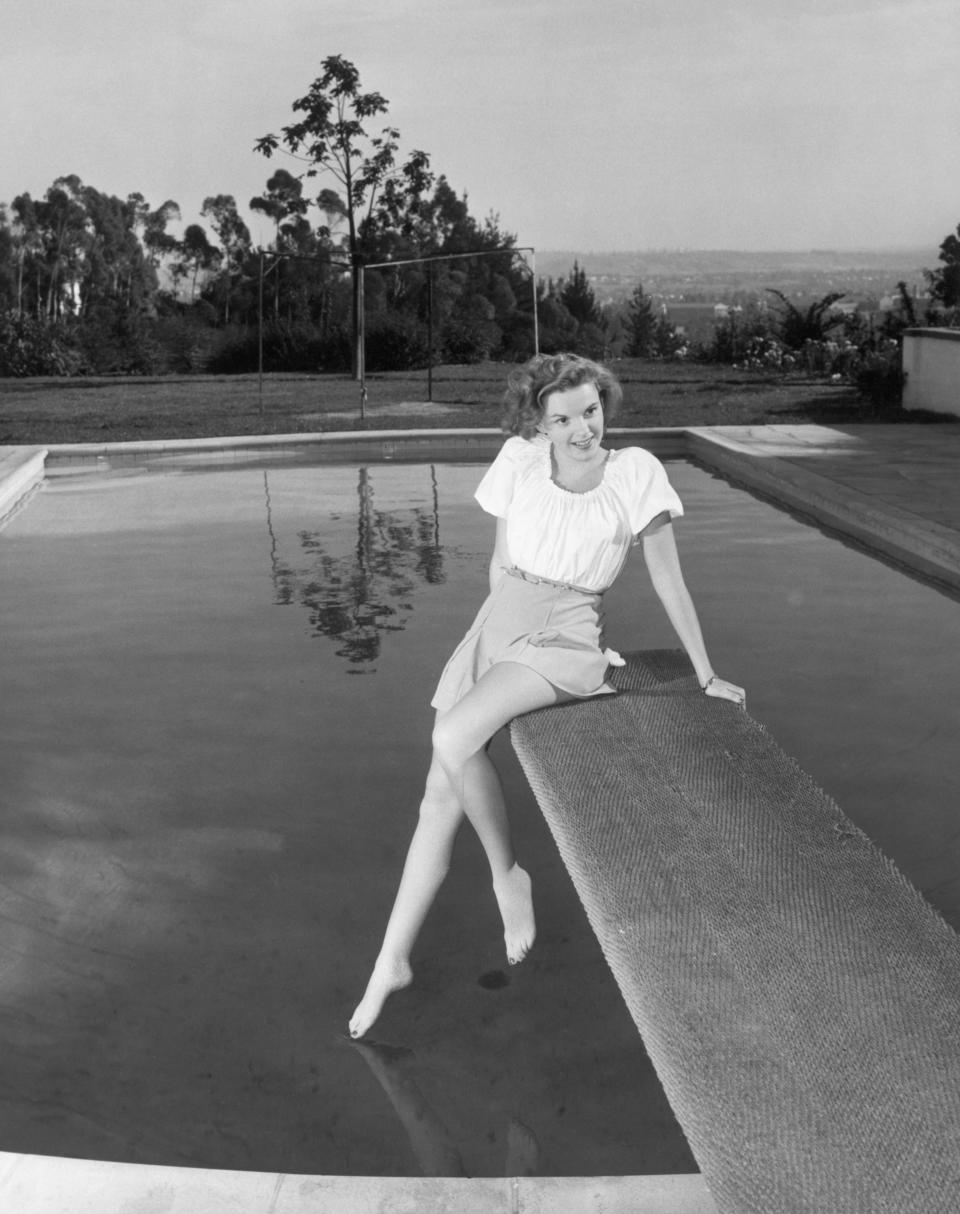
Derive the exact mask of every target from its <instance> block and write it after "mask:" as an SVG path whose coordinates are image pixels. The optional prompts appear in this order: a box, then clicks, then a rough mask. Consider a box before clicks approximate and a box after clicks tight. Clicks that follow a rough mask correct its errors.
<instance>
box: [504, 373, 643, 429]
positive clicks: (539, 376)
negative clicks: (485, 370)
mask: <svg viewBox="0 0 960 1214" xmlns="http://www.w3.org/2000/svg"><path fill="white" fill-rule="evenodd" d="M581 384H593V385H594V387H595V388H596V389H597V393H598V394H599V396H600V400H601V403H602V404H603V413H604V420H605V421H607V422H609V421H610V420H611V419H612V418H613V416H614V415H615V414H616V411H617V408H618V407H619V405H620V401H621V400H622V399H623V389H622V388H621V387H620V384H619V383H618V382H617V378H616V376H615V375H614V374H613V372H612V371H610V370H608V369H607V368H606V367H604V366H603V365H602V364H601V363H596V362H592V361H591V360H590V359H589V358H582V357H581V356H580V355H579V354H536V355H534V357H533V358H531V359H530V360H529V361H528V362H525V363H524V364H523V366H522V367H518V368H517V369H516V370H515V371H513V372H512V373H511V374H510V376H509V377H508V379H507V390H506V392H505V393H504V397H503V419H502V422H501V425H502V426H503V429H504V431H505V432H506V433H507V434H519V435H520V437H521V438H532V437H533V436H534V434H536V432H537V428H538V426H539V425H540V422H541V420H542V419H543V406H544V399H545V397H547V396H549V395H550V393H551V392H566V391H567V390H568V389H570V388H579V387H580V385H581Z"/></svg>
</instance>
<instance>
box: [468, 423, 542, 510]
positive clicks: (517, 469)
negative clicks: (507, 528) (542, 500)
mask: <svg viewBox="0 0 960 1214" xmlns="http://www.w3.org/2000/svg"><path fill="white" fill-rule="evenodd" d="M530 446H531V444H530V443H529V442H527V440H526V439H523V438H519V437H518V436H516V435H514V436H513V437H511V438H508V439H507V441H506V442H505V443H504V444H503V446H502V447H501V448H500V450H499V451H498V452H497V456H496V458H495V459H494V461H493V463H492V464H491V465H490V467H489V468H488V469H487V470H486V472H485V473H484V475H483V479H482V480H481V481H480V484H479V485H478V486H477V490H476V492H475V493H474V495H473V496H474V497H475V498H476V499H477V501H478V502H479V503H480V505H481V506H482V507H483V509H484V510H486V512H487V513H488V514H494V515H496V516H497V518H506V517H507V509H508V507H509V505H510V503H511V501H512V500H513V494H514V490H515V488H516V484H517V478H518V477H519V475H520V474H521V472H522V471H523V469H524V468H525V467H526V466H527V464H528V463H529V458H530V454H531V452H530Z"/></svg>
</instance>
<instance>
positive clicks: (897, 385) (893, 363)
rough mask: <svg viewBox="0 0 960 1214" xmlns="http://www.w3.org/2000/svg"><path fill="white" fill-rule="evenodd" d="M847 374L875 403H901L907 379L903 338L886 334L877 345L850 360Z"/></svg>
mask: <svg viewBox="0 0 960 1214" xmlns="http://www.w3.org/2000/svg"><path fill="white" fill-rule="evenodd" d="M846 378H847V379H848V380H849V381H850V382H851V383H852V384H853V385H854V386H855V387H856V388H857V391H858V392H860V393H861V395H863V396H865V397H867V398H868V399H869V400H870V401H871V402H872V403H873V404H875V405H878V406H884V405H887V406H889V405H899V404H900V401H901V397H902V394H903V384H904V380H905V376H904V374H903V359H902V351H901V346H900V342H898V341H895V340H893V339H892V338H884V339H882V340H881V341H880V343H879V344H878V346H877V348H876V349H865V350H863V351H862V352H860V353H859V354H858V357H857V358H856V359H855V360H851V362H850V366H849V368H848V369H847V372H846Z"/></svg>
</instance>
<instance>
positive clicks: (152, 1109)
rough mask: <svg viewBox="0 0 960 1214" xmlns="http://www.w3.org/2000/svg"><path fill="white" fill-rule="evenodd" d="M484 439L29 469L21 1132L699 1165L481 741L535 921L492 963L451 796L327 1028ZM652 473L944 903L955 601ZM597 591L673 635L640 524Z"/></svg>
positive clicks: (752, 653)
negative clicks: (450, 856) (438, 836)
mask: <svg viewBox="0 0 960 1214" xmlns="http://www.w3.org/2000/svg"><path fill="white" fill-rule="evenodd" d="M478 475H479V469H478V467H476V466H469V465H454V464H444V465H441V464H436V465H420V466H399V465H372V466H367V467H360V466H346V467H329V466H328V467H316V466H313V465H311V464H309V463H307V462H303V461H301V460H298V459H296V458H294V459H291V458H289V457H287V458H285V459H283V460H277V461H274V462H272V463H271V462H267V463H252V462H251V463H250V464H248V465H244V466H239V467H238V466H236V465H235V464H230V465H225V464H223V463H216V462H214V463H213V464H212V465H211V464H210V463H209V462H207V461H202V460H187V461H185V460H181V459H170V460H168V461H166V462H163V461H161V462H160V463H154V464H152V465H151V466H150V468H147V467H144V466H138V465H135V464H134V465H123V466H119V467H116V468H112V469H111V468H110V467H109V465H106V466H103V467H97V466H95V465H94V466H83V467H76V468H70V467H62V468H57V467H54V468H53V469H52V470H51V474H50V479H49V481H48V483H47V486H46V488H45V490H44V492H43V493H42V494H40V495H39V496H38V497H36V498H35V499H34V500H33V501H32V502H31V503H30V505H29V506H28V508H27V509H26V510H24V511H23V512H22V513H21V514H20V515H19V516H18V517H17V518H15V519H14V520H13V521H12V522H11V523H10V524H9V525H8V526H7V528H6V529H5V530H4V532H3V533H2V536H0V578H2V581H3V585H4V596H3V603H2V606H0V612H2V627H3V635H4V637H5V638H6V643H5V646H4V649H3V653H2V655H0V672H2V679H3V686H4V689H5V694H4V697H3V707H2V708H0V714H2V721H3V727H4V735H5V737H6V738H7V739H8V743H9V745H8V747H7V749H6V752H5V757H4V759H3V770H2V774H0V787H2V788H3V795H4V799H5V801H6V802H7V806H8V810H7V813H6V815H5V824H6V839H5V849H4V854H3V859H2V880H3V881H4V883H5V884H4V888H5V890H6V891H7V892H6V894H5V896H4V914H5V924H6V940H5V945H4V954H5V965H4V973H5V979H4V1002H3V1007H4V1021H5V1029H4V1032H5V1037H6V1045H7V1049H6V1061H5V1064H4V1070H5V1071H6V1082H5V1083H4V1088H5V1090H6V1093H7V1096H6V1098H5V1100H4V1102H3V1105H2V1113H0V1142H2V1143H3V1145H4V1147H5V1148H6V1149H8V1150H24V1151H35V1152H40V1153H43V1152H52V1151H56V1152H59V1153H63V1154H75V1155H86V1156H88V1157H91V1158H115V1159H116V1158H122V1159H128V1160H135V1161H151V1162H171V1163H193V1164H205V1165H207V1166H217V1167H235V1168H244V1167H256V1168H261V1169H265V1170H278V1171H280V1170H282V1171H292V1172H296V1171H307V1172H314V1173H317V1172H325V1173H331V1174H356V1175H363V1174H372V1175H374V1174H379V1175H416V1174H419V1173H421V1172H423V1171H425V1170H429V1169H431V1168H432V1169H434V1170H436V1171H441V1172H445V1173H448V1174H450V1173H453V1174H455V1173H456V1172H457V1170H458V1169H459V1170H460V1171H462V1172H467V1173H470V1174H473V1175H502V1174H504V1173H505V1171H506V1173H507V1174H522V1173H523V1171H524V1170H530V1171H538V1172H541V1173H543V1174H553V1175H574V1174H578V1173H580V1174H582V1173H585V1172H586V1173H592V1174H604V1173H606V1174H616V1173H628V1174H629V1173H642V1172H666V1171H674V1170H677V1171H690V1170H693V1164H692V1160H691V1159H690V1157H689V1154H688V1153H687V1151H686V1148H685V1145H684V1143H683V1140H682V1136H681V1135H680V1133H679V1130H678V1129H677V1128H676V1127H675V1125H674V1124H673V1121H672V1117H671V1115H670V1113H669V1110H668V1109H667V1108H666V1105H665V1102H664V1099H663V1097H662V1094H661V1093H660V1091H659V1085H658V1084H657V1083H656V1080H655V1077H654V1076H653V1074H652V1071H651V1070H650V1068H649V1065H648V1064H647V1063H646V1060H645V1058H644V1056H643V1051H642V1046H641V1045H640V1043H639V1041H638V1039H637V1036H636V1032H635V1030H634V1028H633V1025H632V1023H631V1022H630V1021H629V1018H628V1016H627V1014H626V1012H625V1010H624V1009H623V1007H622V1002H621V1000H620V997H619V994H618V992H617V991H616V988H615V987H614V986H613V983H612V980H611V979H610V978H609V975H608V974H607V971H606V967H605V964H604V962H603V960H602V957H601V956H600V954H599V949H598V948H597V947H596V945H595V943H594V942H593V939H592V936H591V935H590V933H589V929H587V928H586V925H585V922H584V920H583V916H582V913H581V912H580V910H579V906H578V905H577V903H576V899H575V895H574V894H573V893H572V890H571V889H570V886H569V882H568V880H567V878H566V874H565V872H564V871H563V869H562V866H561V865H560V863H559V860H558V859H557V857H556V855H555V852H554V848H553V845H552V843H551V841H550V840H549V837H548V836H547V833H546V830H545V828H544V826H543V824H542V822H541V820H540V817H539V813H538V812H537V810H536V806H535V805H534V803H533V802H532V799H531V798H530V796H529V794H528V793H527V791H526V789H525V786H524V784H523V781H522V777H520V775H519V773H518V772H517V770H516V767H515V765H514V764H513V762H512V758H511V755H510V752H509V748H508V747H507V746H506V745H504V744H503V741H502V739H499V740H498V742H497V743H496V745H497V748H498V754H499V756H500V758H501V760H502V761H503V762H504V764H505V765H506V767H507V784H508V790H509V793H510V796H511V800H512V802H513V805H514V818H515V821H516V824H517V827H518V835H519V846H520V849H521V854H522V856H523V857H524V859H525V860H526V861H527V862H528V864H529V865H530V866H531V867H532V870H533V874H534V879H535V883H536V888H537V895H538V910H539V919H540V937H539V940H538V945H537V949H536V952H535V954H534V955H533V956H532V957H531V958H530V960H529V962H527V963H525V965H524V966H522V967H520V968H519V969H518V970H515V971H514V970H511V971H509V975H508V974H507V973H506V967H505V966H504V965H503V960H502V957H501V955H500V948H499V946H498V927H497V919H496V911H495V907H494V906H493V905H492V902H491V899H490V898H488V897H486V896H485V891H486V888H487V883H486V879H485V877H484V872H483V863H482V857H481V856H480V854H479V849H478V848H477V847H476V845H475V844H474V841H473V840H472V839H471V838H470V837H469V835H468V834H466V833H465V834H464V836H463V838H462V840H461V844H460V848H459V852H460V854H459V856H458V860H457V866H456V868H455V870H454V873H453V876H452V879H451V881H450V882H449V883H448V888H447V889H446V890H445V891H444V894H443V897H442V901H441V903H440V905H439V906H438V907H437V908H436V910H435V913H434V914H433V915H432V916H431V918H430V920H429V921H428V925H427V928H426V930H425V933H424V936H423V938H422V941H421V944H420V947H419V949H418V954H417V963H416V971H417V981H416V983H415V986H414V987H413V988H411V990H410V991H408V992H405V993H404V994H402V995H400V996H398V997H395V998H394V999H393V1000H392V1001H391V1003H390V1004H389V1005H388V1009H387V1011H386V1013H385V1014H384V1017H383V1018H382V1020H381V1022H380V1023H378V1025H377V1029H376V1031H375V1036H376V1038H377V1039H378V1040H380V1041H383V1042H385V1043H387V1044H388V1045H389V1046H390V1047H392V1048H390V1049H384V1050H380V1051H372V1052H371V1051H367V1052H366V1053H364V1052H362V1051H359V1050H358V1049H357V1048H356V1047H355V1046H351V1045H350V1044H349V1043H347V1042H346V1041H345V1040H344V1039H343V1037H342V1035H341V1034H342V1027H343V1023H344V1021H345V1018H346V1016H347V1015H348V1014H349V1011H350V1010H351V1009H352V1006H353V1003H354V1002H355V1000H356V997H357V996H358V995H359V993H360V991H361V990H362V985H363V982H364V981H365V978H366V972H367V969H368V967H369V964H370V962H371V960H372V958H373V956H374V954H375V952H376V948H377V944H378V942H379V933H380V931H381V929H382V926H383V922H384V920H385V916H386V913H387V910H388V908H389V904H390V901H391V899H392V895H393V891H394V887H395V882H396V879H397V875H398V872H399V865H400V861H401V857H402V853H403V850H404V848H405V846H406V842H407V839H408V837H409V831H410V827H411V820H412V815H413V813H414V812H415V807H416V801H417V798H418V795H419V784H420V780H421V778H422V773H423V769H424V766H425V763H426V751H425V742H426V739H427V737H428V734H429V720H430V714H429V709H428V707H427V701H428V700H429V695H430V692H431V691H432V687H433V683H434V681H435V678H436V675H437V673H438V671H439V668H440V666H441V665H442V662H443V659H444V657H445V656H446V652H447V651H448V650H449V648H450V647H451V646H452V644H453V643H455V641H456V640H457V639H459V636H460V634H461V633H462V631H463V629H464V627H465V625H466V623H468V622H469V618H470V616H471V615H472V611H473V609H474V607H475V605H476V603H477V602H478V601H479V598H480V596H481V595H482V593H483V591H484V587H485V583H486V561H487V556H488V552H489V543H490V522H489V520H488V519H486V518H485V517H484V516H483V515H482V514H481V512H480V511H479V510H478V509H477V508H476V507H474V506H473V505H472V503H471V501H470V494H471V492H472V489H473V486H474V485H475V483H476V480H477V479H478ZM671 476H672V477H673V479H674V481H675V483H676V484H677V486H678V488H679V489H680V492H681V496H682V497H683V498H684V500H685V503H686V505H687V510H688V517H687V519H686V520H685V521H684V522H682V523H680V524H678V528H679V533H680V544H681V551H682V553H683V558H684V566H685V570H686V573H687V577H688V581H689V583H690V585H691V588H692V590H693V592H694V596H695V599H696V601H697V603H698V606H699V608H700V612H701V616H702V618H703V622H704V626H705V631H706V633H707V637H708V641H709V644H710V649H711V654H712V656H713V659H714V663H715V665H716V666H717V668H718V669H719V670H720V671H721V672H723V673H727V674H728V675H729V677H731V678H735V679H737V680H738V681H741V682H744V683H745V684H746V685H747V687H748V693H749V701H748V703H749V708H750V711H751V713H752V714H753V715H754V716H756V717H757V718H758V719H760V720H763V721H764V722H765V723H766V724H767V725H768V726H769V727H770V728H771V730H772V732H773V733H774V735H775V736H776V737H777V738H778V740H779V741H780V742H781V744H782V745H783V746H784V748H785V749H787V750H788V751H790V752H791V753H792V754H793V755H794V756H795V757H796V758H797V759H798V760H799V761H800V763H801V764H802V766H804V767H806V769H807V770H808V771H810V772H811V773H812V774H813V775H814V777H815V778H816V779H817V780H818V781H819V782H820V783H821V784H822V785H824V787H826V789H827V791H828V792H831V793H832V794H833V795H834V796H835V797H836V798H837V799H838V801H839V802H840V804H841V805H842V806H843V808H844V810H845V811H846V812H847V813H848V814H849V816H851V817H852V818H853V819H854V820H855V821H856V822H857V823H858V824H859V825H861V826H862V827H863V828H864V829H865V830H866V831H867V832H868V834H870V835H871V836H872V837H873V838H874V839H876V840H877V841H878V842H879V843H880V844H881V846H882V847H884V849H885V850H886V851H887V852H888V853H889V854H891V855H892V856H893V857H894V858H895V859H896V860H897V862H898V864H899V866H900V867H901V868H902V869H903V871H904V872H905V873H906V874H907V875H908V876H909V877H911V879H912V880H914V882H915V883H917V884H918V885H919V886H920V887H921V888H922V889H924V890H925V891H927V893H928V896H929V897H930V898H931V900H932V901H933V902H934V903H935V905H938V907H939V908H940V910H941V911H942V913H944V914H945V915H946V916H947V917H948V918H950V919H952V921H953V922H954V923H955V924H956V923H957V922H958V921H960V915H958V914H957V904H958V901H960V900H958V898H957V874H956V863H955V852H953V851H952V850H951V848H950V846H949V844H950V842H951V840H952V839H953V836H954V828H953V825H952V822H951V818H952V806H953V804H954V803H955V798H956V793H957V782H958V776H957V772H956V764H955V759H954V755H955V753H956V734H957V723H956V714H955V709H954V706H953V688H954V687H955V686H956V685H957V683H956V680H957V675H958V674H960V669H958V666H960V659H958V657H957V654H958V652H960V650H958V646H957V640H958V639H960V638H958V631H960V621H958V618H957V609H956V603H955V602H954V601H953V600H952V599H950V598H948V597H946V596H944V595H943V594H941V593H939V592H937V591H935V590H933V589H931V588H930V587H928V586H925V585H923V584H921V583H919V582H917V581H915V580H913V579H911V578H908V577H906V576H904V575H903V574H901V573H899V572H898V571H896V570H893V569H891V568H888V567H887V566H885V565H883V564H880V563H879V562H877V561H875V560H873V559H872V558H870V557H868V556H867V555H865V554H863V553H861V552H858V551H856V550H854V549H851V548H849V547H847V546H845V545H843V544H842V543H840V542H838V541H837V540H835V539H831V538H829V537H827V536H824V535H823V534H822V533H820V532H818V531H817V530H816V529H814V528H810V527H807V526H805V525H803V524H802V523H801V522H799V521H797V520H796V519H794V518H792V517H791V516H789V515H786V514H783V513H782V512H780V511H778V510H776V509H774V508H773V507H771V506H769V505H767V504H766V503H763V502H760V501H757V500H756V499H754V498H753V497H751V496H750V495H749V494H746V493H743V492H742V491H739V490H735V489H733V488H731V487H730V486H729V485H727V484H726V483H725V482H723V481H721V480H719V479H718V478H716V477H713V476H711V475H710V474H709V473H707V472H705V471H703V470H702V469H699V468H697V467H694V466H692V465H689V464H682V463H678V464H672V465H671ZM607 620H608V632H609V639H610V641H611V643H613V644H616V645H618V646H619V647H622V648H624V649H634V648H656V647H659V646H661V645H663V644H667V645H670V644H673V643H674V642H673V639H672V637H671V635H670V631H669V627H668V625H666V623H665V621H664V620H663V619H662V612H661V610H660V608H659V606H658V605H657V604H656V603H655V602H654V601H653V599H652V594H651V592H650V591H649V589H648V588H647V587H646V586H645V583H644V577H643V571H642V565H641V562H639V561H638V562H635V563H634V564H633V565H632V566H631V567H630V568H629V569H628V571H627V573H626V574H625V575H624V577H623V579H622V580H621V582H620V583H618V585H617V587H616V588H615V589H614V590H613V591H612V592H611V593H610V595H609V596H608V599H607ZM934 638H935V643H934V641H933V639H934ZM507 979H508V981H507ZM18 1094H19V1096H18ZM27 1107H29V1110H30V1111H29V1113H26V1112H25V1109H26V1108H27ZM412 1109H419V1110H421V1112H423V1110H426V1111H427V1112H428V1114H429V1116H427V1117H426V1119H424V1118H423V1117H421V1118H420V1122H419V1125H420V1127H421V1129H423V1127H424V1126H425V1127H426V1131H425V1134H423V1135H421V1138H420V1139H419V1140H417V1139H415V1137H411V1135H410V1133H409V1132H408V1130H409V1124H410V1123H409V1122H407V1123H405V1122H404V1120H403V1119H404V1116H408V1117H409V1115H410V1111H411V1110H412Z"/></svg>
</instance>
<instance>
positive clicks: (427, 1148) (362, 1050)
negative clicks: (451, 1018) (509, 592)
mask: <svg viewBox="0 0 960 1214" xmlns="http://www.w3.org/2000/svg"><path fill="white" fill-rule="evenodd" d="M350 1044H351V1045H352V1046H353V1048H354V1049H355V1050H356V1051H357V1053H359V1054H360V1056H361V1057H362V1058H363V1060H364V1061H365V1062H366V1064H367V1066H368V1067H369V1068H370V1070H371V1071H372V1072H373V1075H374V1077H375V1078H376V1080H377V1082H378V1083H379V1084H380V1086H381V1087H382V1088H383V1091H384V1094H385V1095H386V1097H387V1099H388V1100H389V1101H390V1104H391V1105H392V1106H393V1109H394V1112H395V1113H396V1114H397V1117H398V1118H399V1121H400V1124H401V1125H402V1126H403V1129H404V1131H405V1133H406V1135H407V1139H408V1141H409V1143H410V1146H411V1149H412V1150H413V1154H414V1156H415V1157H416V1160H417V1163H418V1164H419V1166H420V1170H421V1172H422V1173H423V1175H424V1176H470V1175H472V1173H471V1172H469V1171H467V1169H466V1166H465V1164H464V1160H463V1157H462V1156H461V1154H460V1151H459V1150H458V1148H457V1146H456V1144H455V1142H454V1140H453V1136H452V1135H451V1133H450V1131H449V1130H448V1128H447V1126H446V1125H445V1124H444V1122H443V1121H442V1120H441V1118H440V1117H439V1115H438V1114H437V1112H436V1110H435V1109H434V1108H432V1106H431V1105H430V1102H429V1101H428V1100H427V1098H426V1096H425V1095H424V1094H423V1091H422V1089H421V1087H420V1085H419V1083H418V1082H417V1077H416V1058H415V1055H414V1053H413V1051H412V1050H408V1049H406V1048H404V1047H397V1046H390V1045H383V1044H380V1043H378V1042H375V1041H352V1042H351V1043H350ZM493 1133H494V1131H491V1137H492V1136H493ZM539 1171H540V1145H539V1143H538V1142H537V1138H536V1135H535V1134H534V1133H533V1131H532V1130H531V1129H530V1128H529V1126H526V1125H524V1123H523V1122H522V1121H520V1120H519V1118H517V1117H513V1118H511V1120H510V1122H509V1124H508V1126H507V1133H506V1151H505V1156H504V1163H503V1175H504V1176H536V1175H538V1174H539Z"/></svg>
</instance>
